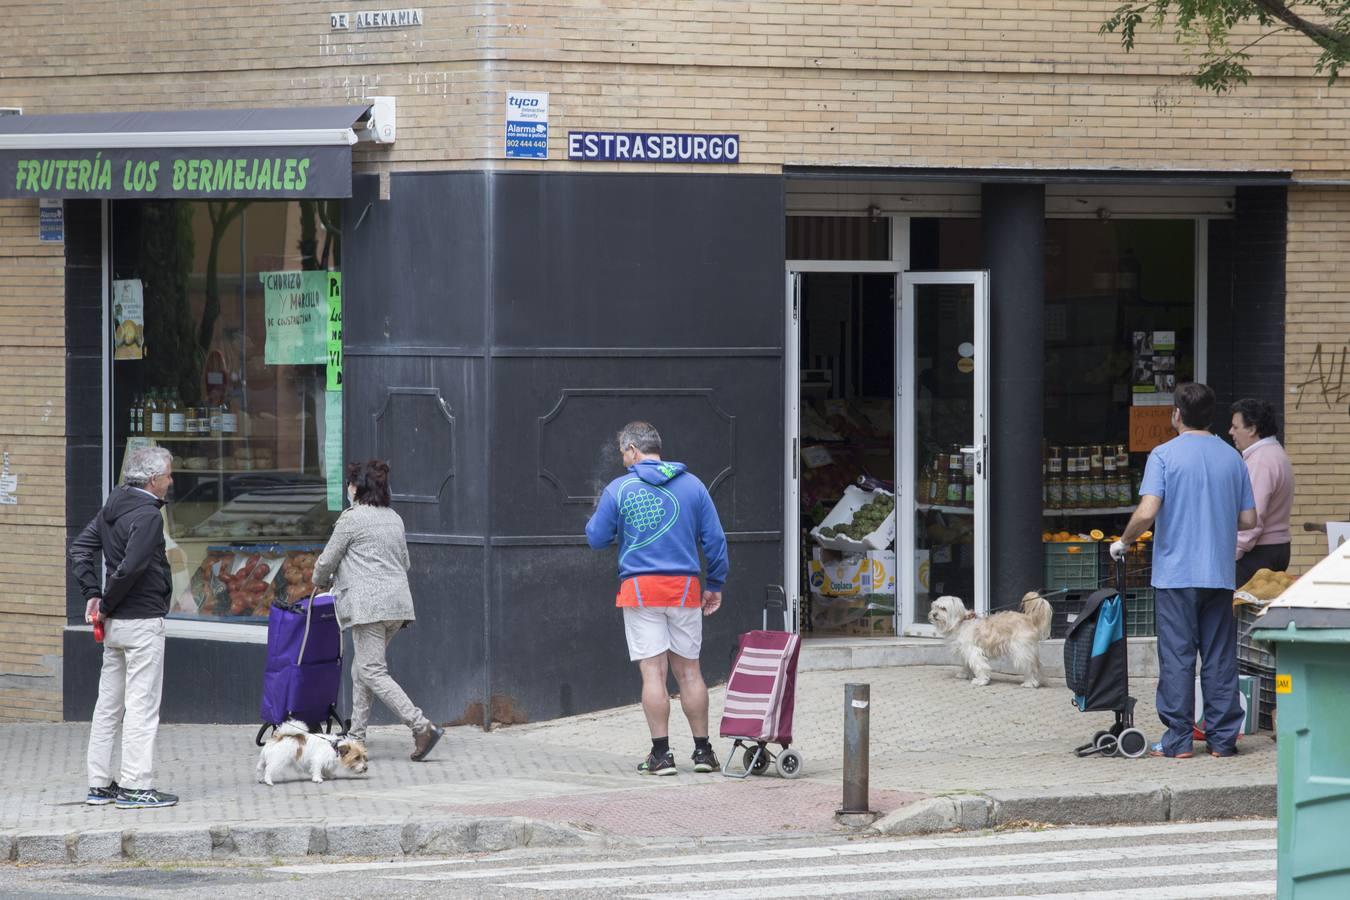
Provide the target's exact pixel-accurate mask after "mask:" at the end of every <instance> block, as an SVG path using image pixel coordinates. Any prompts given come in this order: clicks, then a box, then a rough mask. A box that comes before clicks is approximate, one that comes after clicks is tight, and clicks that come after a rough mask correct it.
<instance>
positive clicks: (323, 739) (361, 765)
mask: <svg viewBox="0 0 1350 900" xmlns="http://www.w3.org/2000/svg"><path fill="white" fill-rule="evenodd" d="M339 766H341V767H342V768H344V769H347V770H349V771H351V772H355V773H356V774H357V775H364V774H365V773H366V748H365V745H364V744H362V743H361V742H360V741H356V740H352V739H351V738H347V737H343V736H340V735H326V734H311V733H310V731H309V729H308V728H306V727H305V726H304V724H303V723H299V722H294V721H291V720H287V721H286V722H285V723H283V724H282V726H281V727H280V728H278V729H277V730H276V732H275V733H274V734H273V735H272V737H271V739H270V740H268V742H267V743H266V744H264V745H263V748H262V752H261V753H259V754H258V780H259V781H260V782H262V783H263V784H266V785H271V784H272V779H273V778H275V777H277V776H279V775H282V774H284V773H286V772H296V773H299V774H301V775H307V776H309V780H310V781H312V782H314V783H315V784H323V780H324V778H325V776H326V777H328V778H332V777H333V776H334V775H335V774H337V770H338V767H339Z"/></svg>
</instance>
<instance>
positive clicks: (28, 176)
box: [0, 103, 377, 199]
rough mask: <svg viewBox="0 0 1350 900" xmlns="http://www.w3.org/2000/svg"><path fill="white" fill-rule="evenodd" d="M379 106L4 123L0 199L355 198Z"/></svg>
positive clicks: (18, 118) (10, 119)
mask: <svg viewBox="0 0 1350 900" xmlns="http://www.w3.org/2000/svg"><path fill="white" fill-rule="evenodd" d="M376 105H377V104H374V103H365V104H362V105H359V106H320V107H314V106H307V107H296V108H292V109H199V110H184V111H172V112H118V113H74V114H61V115H38V116H25V115H11V116H0V197H44V198H57V197H68V198H80V197H83V198H139V199H146V198H163V197H179V198H196V199H206V198H223V197H257V198H263V197H274V198H289V197H350V196H351V193H352V149H351V148H352V145H353V144H355V143H356V142H357V141H358V140H361V139H364V138H367V126H368V125H370V124H372V123H371V115H372V109H373V108H374V107H375V106H376ZM358 125H359V126H360V130H361V134H358V132H357V127H358ZM371 133H372V134H373V132H371Z"/></svg>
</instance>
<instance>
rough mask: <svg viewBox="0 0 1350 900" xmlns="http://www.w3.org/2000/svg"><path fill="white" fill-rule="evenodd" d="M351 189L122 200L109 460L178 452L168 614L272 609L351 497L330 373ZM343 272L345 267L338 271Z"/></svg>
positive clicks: (242, 615) (257, 616) (304, 591)
mask: <svg viewBox="0 0 1350 900" xmlns="http://www.w3.org/2000/svg"><path fill="white" fill-rule="evenodd" d="M338 215H339V205H338V204H337V203H327V202H322V201H302V202H287V201H213V202H188V201H172V200H171V201H125V202H115V203H113V204H112V206H111V221H110V226H111V227H110V233H111V235H112V247H111V251H112V252H111V257H112V283H111V285H110V296H111V322H110V325H111V335H110V340H111V346H112V352H111V356H112V364H111V365H112V397H111V402H112V414H113V441H112V446H111V453H112V460H111V464H112V472H113V476H114V478H115V480H116V481H118V482H119V483H120V482H121V473H122V471H123V466H124V462H125V459H126V453H127V451H128V450H129V449H131V448H134V447H137V446H163V447H165V448H167V449H168V450H169V451H170V452H171V453H172V455H173V474H174V487H173V493H172V495H171V499H172V501H173V502H172V503H170V504H168V505H166V506H165V507H164V510H163V515H164V519H165V537H166V544H167V548H168V555H169V561H170V565H171V568H172V571H173V581H174V585H173V598H172V601H171V613H170V614H171V615H172V616H175V617H189V618H208V619H214V620H220V619H229V620H234V621H249V620H254V621H258V620H262V619H264V618H265V617H266V616H267V612H268V610H269V608H270V606H271V604H272V603H273V602H278V601H282V602H293V601H295V600H297V599H299V598H301V597H304V596H308V594H309V593H310V592H311V591H312V589H313V585H312V581H311V578H312V574H313V566H314V561H315V559H316V558H317V555H318V553H319V551H320V550H321V549H322V546H323V542H324V541H325V540H327V538H328V536H329V534H330V533H331V531H332V527H333V523H334V522H335V521H336V518H337V515H338V512H339V511H340V510H341V499H342V494H341V482H342V478H341V471H340V467H341V458H342V457H341V449H340V442H341V434H342V427H341V422H342V420H341V395H340V394H339V393H336V392H334V391H333V390H330V387H331V385H330V384H329V378H328V373H327V369H328V366H327V363H328V356H327V346H326V344H327V341H326V338H327V327H328V319H329V314H328V302H329V297H330V295H331V294H332V293H333V291H338V292H340V276H339V275H337V273H338V272H339V271H340V266H341V231H340V221H339V219H338V218H337V217H338ZM334 279H336V281H334Z"/></svg>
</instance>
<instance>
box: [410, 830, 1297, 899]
mask: <svg viewBox="0 0 1350 900" xmlns="http://www.w3.org/2000/svg"><path fill="white" fill-rule="evenodd" d="M1262 852H1265V853H1270V854H1272V855H1273V854H1274V852H1275V841H1274V840H1261V841H1219V842H1215V843H1207V844H1177V845H1173V846H1165V845H1161V844H1147V845H1143V846H1129V847H1099V848H1094V849H1090V850H1062V851H1056V852H1049V853H1025V854H1022V853H1002V854H999V855H997V856H949V857H945V858H941V859H932V858H929V859H904V860H898V861H896V862H885V863H861V864H859V863H840V864H838V865H823V866H810V867H803V868H791V867H783V868H776V869H722V870H719V871H715V872H707V871H696V872H694V871H689V872H655V873H634V874H631V875H619V876H612V877H608V878H575V879H555V880H552V881H512V882H510V886H511V887H516V888H530V889H532V890H536V891H581V890H596V889H600V888H623V887H635V888H636V887H642V886H657V887H660V886H669V885H677V884H714V883H717V882H722V881H741V882H744V881H772V880H775V879H780V878H781V879H788V880H797V881H804V880H807V879H811V878H835V879H841V878H848V877H851V876H859V877H866V876H876V875H884V874H896V875H901V874H904V873H909V872H963V871H969V870H971V869H1007V868H1017V867H1020V866H1072V865H1081V864H1083V863H1111V862H1128V861H1129V860H1134V859H1162V858H1168V859H1171V858H1185V857H1191V856H1205V857H1216V856H1222V855H1224V854H1229V853H1262ZM1083 871H1095V869H1091V870H1089V869H1084V870H1083ZM418 880H422V879H418ZM428 880H430V879H428Z"/></svg>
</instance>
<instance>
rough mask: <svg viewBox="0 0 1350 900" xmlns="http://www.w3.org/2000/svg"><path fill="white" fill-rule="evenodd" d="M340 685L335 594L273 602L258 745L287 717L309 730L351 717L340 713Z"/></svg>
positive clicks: (339, 634)
mask: <svg viewBox="0 0 1350 900" xmlns="http://www.w3.org/2000/svg"><path fill="white" fill-rule="evenodd" d="M341 683H342V628H341V626H340V625H339V624H338V617H337V611H336V610H335V609H334V608H333V595H332V594H311V595H310V596H309V597H308V598H307V599H304V600H300V601H299V602H297V603H285V602H279V603H273V604H272V609H271V611H270V612H269V613H268V615H267V668H266V669H265V670H264V672H263V693H262V710H261V716H262V722H263V725H262V727H261V728H259V729H258V736H257V738H255V743H257V744H258V746H260V747H261V746H262V744H263V738H264V736H265V735H266V734H267V732H268V731H269V730H274V729H276V728H277V726H279V725H281V724H282V723H283V722H285V721H286V720H287V719H296V720H298V721H300V722H304V723H305V724H306V725H307V726H309V729H310V730H311V731H319V730H320V729H321V728H323V727H324V726H327V728H328V732H329V733H330V734H331V733H332V731H333V723H334V722H336V723H337V724H338V726H339V727H341V728H342V729H343V731H344V732H345V731H346V729H347V727H348V726H349V723H350V720H348V721H345V722H344V721H343V719H342V717H341V716H339V715H338V711H337V699H338V688H339V686H340V685H341Z"/></svg>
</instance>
